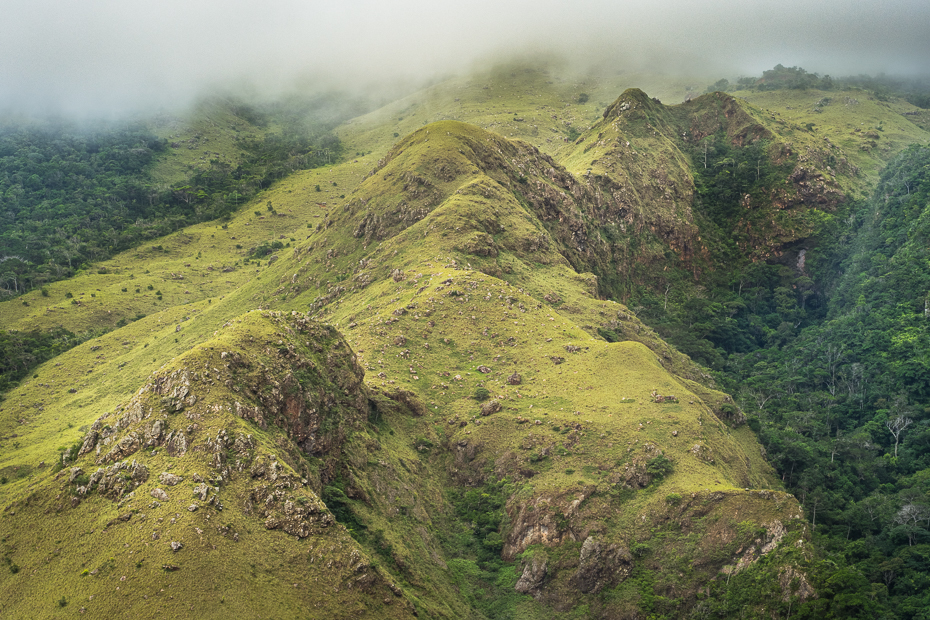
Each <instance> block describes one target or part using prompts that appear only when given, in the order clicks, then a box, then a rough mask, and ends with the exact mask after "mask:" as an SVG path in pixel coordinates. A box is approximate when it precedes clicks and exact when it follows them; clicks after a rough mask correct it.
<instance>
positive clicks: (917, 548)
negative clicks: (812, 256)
mask: <svg viewBox="0 0 930 620" xmlns="http://www.w3.org/2000/svg"><path fill="white" fill-rule="evenodd" d="M836 232H837V233H838V234H840V235H841V237H840V238H839V239H837V240H836V241H837V243H836V245H835V246H834V248H835V250H836V252H837V254H838V258H839V259H841V260H840V264H838V265H836V266H835V268H836V269H837V271H838V272H839V274H840V275H839V276H838V277H837V278H836V279H835V280H832V281H830V280H828V281H829V286H830V288H829V290H828V291H826V294H825V297H826V298H827V299H828V302H827V313H828V314H827V317H826V319H825V320H823V321H818V322H816V324H812V325H810V326H808V327H806V328H804V329H803V330H800V332H799V333H798V334H797V336H794V337H789V338H788V339H785V340H781V341H779V340H773V341H772V342H770V343H769V344H768V346H761V347H759V348H757V349H755V350H752V351H748V352H744V353H737V354H733V355H730V356H729V358H728V360H727V363H726V365H725V370H724V372H722V373H720V375H719V376H720V377H721V378H724V377H725V382H726V384H727V386H728V388H729V389H731V390H733V392H734V393H737V394H739V396H740V401H741V403H742V404H743V406H744V409H745V411H746V412H747V413H748V414H749V416H750V425H751V426H752V427H753V428H754V429H755V430H756V431H757V432H758V433H759V437H760V438H761V439H762V442H763V445H764V446H765V448H766V452H767V454H768V458H769V460H770V461H771V462H772V463H773V464H774V465H775V467H776V468H777V469H778V471H779V473H780V475H781V477H782V480H784V482H785V484H786V486H787V487H788V488H789V489H790V490H791V491H792V492H793V493H794V494H795V495H796V497H797V498H798V499H799V500H800V501H801V502H802V504H803V505H804V506H805V508H806V511H807V513H808V516H809V518H810V520H811V523H812V527H813V528H814V531H815V533H816V540H817V541H818V542H819V543H820V544H821V545H822V548H823V549H824V551H825V554H826V555H825V557H824V560H823V565H822V567H821V569H820V570H821V573H822V577H823V581H822V582H821V584H820V586H821V587H822V588H823V589H824V592H829V593H833V594H834V595H835V596H837V597H838V596H839V595H840V594H841V593H842V594H843V595H844V597H843V601H842V602H836V603H834V604H835V605H840V608H839V609H842V610H844V611H843V612H842V613H843V614H846V615H847V616H849V615H853V614H854V612H855V614H882V613H884V614H893V615H894V617H902V618H923V617H925V615H924V614H925V613H926V610H927V609H930V598H928V592H930V425H928V421H930V416H928V414H930V407H928V405H930V400H928V396H930V354H928V351H930V313H928V310H927V308H928V293H930V270H928V260H930V148H927V147H925V146H915V147H912V148H909V149H907V150H906V151H904V152H902V153H901V154H900V155H898V157H897V158H895V160H894V161H893V162H891V163H890V164H889V166H888V167H887V168H886V169H885V171H884V172H883V173H882V175H881V181H880V183H879V185H878V187H877V188H876V189H875V193H874V194H873V196H872V197H871V198H870V199H869V200H868V201H867V202H866V203H865V204H862V205H853V206H851V207H850V209H849V211H848V219H847V220H846V221H845V222H844V225H843V226H842V227H841V228H840V229H839V230H838V231H836ZM844 248H847V249H845V250H844ZM776 295H778V293H777V292H776ZM780 295H781V297H782V302H781V304H780V305H781V306H783V308H779V307H778V305H779V301H778V299H777V298H776V299H775V300H773V301H774V303H775V304H776V311H779V312H781V314H782V315H783V318H785V317H784V315H786V314H790V313H794V315H793V316H792V319H793V318H794V317H796V316H798V314H797V313H798V312H800V311H801V310H802V308H801V305H800V303H799V302H800V301H802V298H801V296H802V295H803V291H801V292H799V291H798V290H797V289H796V288H792V289H790V291H782V292H781V294H780ZM760 315H761V316H760V318H763V317H764V313H760ZM799 318H800V317H799ZM795 320H796V319H795ZM826 599H827V597H824V600H823V601H822V602H820V603H818V604H816V605H813V607H812V609H815V610H819V611H818V612H817V613H820V612H824V613H825V610H826V609H827V608H828V607H829V606H830V605H829V603H828V601H827V600H826ZM839 609H837V608H835V607H834V608H833V612H832V613H834V614H836V617H839V613H840V611H839ZM812 613H813V612H812Z"/></svg>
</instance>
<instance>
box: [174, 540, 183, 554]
mask: <svg viewBox="0 0 930 620" xmlns="http://www.w3.org/2000/svg"><path fill="white" fill-rule="evenodd" d="M183 548H184V545H183V544H182V543H179V542H177V541H175V540H172V541H171V550H172V551H174V552H175V553H177V552H178V551H180V550H181V549H183Z"/></svg>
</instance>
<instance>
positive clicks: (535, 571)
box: [514, 552, 549, 594]
mask: <svg viewBox="0 0 930 620" xmlns="http://www.w3.org/2000/svg"><path fill="white" fill-rule="evenodd" d="M548 565H549V557H548V556H547V555H546V554H545V553H544V552H537V553H535V554H533V557H532V558H530V559H529V561H527V562H525V563H524V565H523V574H522V575H520V579H518V580H517V583H516V585H515V586H514V589H515V590H516V591H517V592H519V593H521V594H538V593H537V591H538V589H539V588H540V587H541V586H542V585H543V582H544V581H545V579H546V568H547V567H548Z"/></svg>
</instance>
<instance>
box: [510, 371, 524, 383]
mask: <svg viewBox="0 0 930 620" xmlns="http://www.w3.org/2000/svg"><path fill="white" fill-rule="evenodd" d="M507 383H508V384H510V385H520V384H521V383H523V377H521V376H520V373H517V372H515V373H513V374H512V375H510V376H509V377H507Z"/></svg>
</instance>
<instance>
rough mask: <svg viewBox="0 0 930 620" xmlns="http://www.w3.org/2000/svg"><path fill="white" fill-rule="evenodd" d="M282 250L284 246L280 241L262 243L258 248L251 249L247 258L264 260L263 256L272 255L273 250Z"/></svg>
mask: <svg viewBox="0 0 930 620" xmlns="http://www.w3.org/2000/svg"><path fill="white" fill-rule="evenodd" d="M283 248H284V244H283V243H281V242H280V241H263V242H262V243H260V244H259V245H258V246H256V247H254V248H252V250H251V251H250V252H249V258H251V259H259V258H264V257H265V256H268V255H270V254H273V253H274V252H275V250H280V249H283Z"/></svg>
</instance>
